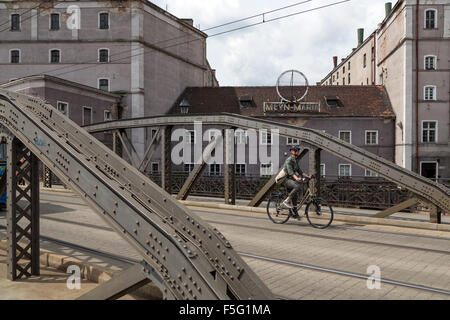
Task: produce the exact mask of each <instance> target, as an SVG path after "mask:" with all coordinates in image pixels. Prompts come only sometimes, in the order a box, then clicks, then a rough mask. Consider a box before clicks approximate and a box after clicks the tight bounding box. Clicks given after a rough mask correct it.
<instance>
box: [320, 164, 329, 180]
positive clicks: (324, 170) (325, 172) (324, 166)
mask: <svg viewBox="0 0 450 320" xmlns="http://www.w3.org/2000/svg"><path fill="white" fill-rule="evenodd" d="M322 167H323V174H322V173H321V169H322ZM319 174H321V177H325V176H326V174H327V166H326V165H325V163H321V164H320V170H319Z"/></svg>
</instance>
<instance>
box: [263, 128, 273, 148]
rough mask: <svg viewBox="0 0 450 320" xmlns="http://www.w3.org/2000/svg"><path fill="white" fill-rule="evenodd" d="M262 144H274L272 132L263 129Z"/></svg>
mask: <svg viewBox="0 0 450 320" xmlns="http://www.w3.org/2000/svg"><path fill="white" fill-rule="evenodd" d="M261 145H263V146H271V145H272V134H271V133H268V132H266V131H261Z"/></svg>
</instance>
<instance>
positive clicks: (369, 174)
mask: <svg viewBox="0 0 450 320" xmlns="http://www.w3.org/2000/svg"><path fill="white" fill-rule="evenodd" d="M364 175H365V176H366V177H378V174H376V173H375V172H372V171H370V170H367V169H366V170H365V173H364Z"/></svg>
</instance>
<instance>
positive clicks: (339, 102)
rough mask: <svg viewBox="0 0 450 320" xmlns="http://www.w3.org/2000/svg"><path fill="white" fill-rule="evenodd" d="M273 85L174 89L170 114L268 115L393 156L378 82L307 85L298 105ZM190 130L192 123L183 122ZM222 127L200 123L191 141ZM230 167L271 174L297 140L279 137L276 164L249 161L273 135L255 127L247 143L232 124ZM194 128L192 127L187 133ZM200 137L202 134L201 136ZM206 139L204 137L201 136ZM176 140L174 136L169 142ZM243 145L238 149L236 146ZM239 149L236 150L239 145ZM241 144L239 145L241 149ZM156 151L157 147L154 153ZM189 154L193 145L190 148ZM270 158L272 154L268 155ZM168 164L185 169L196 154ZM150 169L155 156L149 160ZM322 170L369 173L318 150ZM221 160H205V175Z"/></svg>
mask: <svg viewBox="0 0 450 320" xmlns="http://www.w3.org/2000/svg"><path fill="white" fill-rule="evenodd" d="M294 90H298V91H302V90H304V88H294ZM279 101H280V98H279V97H278V95H277V91H276V88H275V87H220V88H205V87H204V88H200V87H190V88H186V90H185V91H184V92H183V93H182V94H181V95H180V97H179V98H178V99H177V101H176V102H175V103H174V105H173V107H172V109H171V110H170V114H186V113H188V114H213V113H219V112H228V113H234V114H241V115H245V116H250V117H256V118H261V119H268V120H272V121H277V122H281V123H288V124H291V125H295V126H299V127H306V128H311V129H316V130H322V131H324V132H326V133H328V134H331V135H333V136H336V137H340V138H341V139H343V140H345V141H347V142H349V143H351V144H354V145H356V146H358V147H361V148H363V149H365V150H367V151H369V152H372V153H374V154H377V155H379V156H381V157H383V158H385V159H387V160H389V161H392V162H394V161H395V153H394V150H395V140H394V137H395V135H394V130H395V128H394V127H395V120H396V118H395V115H394V112H393V110H392V107H391V104H390V101H389V97H388V95H387V94H386V91H385V89H384V87H382V86H333V87H325V86H315V87H310V88H309V91H308V94H307V95H306V97H305V99H304V100H303V103H302V104H301V106H300V107H298V108H297V107H294V108H286V106H284V105H283V104H280V102H279ZM185 129H186V130H193V127H185ZM211 129H217V130H222V129H223V128H210V127H204V128H203V132H202V135H203V137H198V136H196V137H192V138H191V142H190V143H191V145H192V148H193V147H194V144H198V143H200V141H201V140H203V142H202V144H203V147H206V145H207V144H208V141H207V140H208V139H209V136H208V134H207V133H206V134H205V132H206V131H207V130H211ZM236 132H237V133H236V137H235V139H236V148H237V150H238V151H237V152H236V158H235V161H236V173H237V174H238V175H244V176H265V175H271V174H273V173H275V171H277V170H278V167H279V166H281V165H282V164H283V162H284V160H285V159H286V157H287V156H288V153H289V151H288V150H289V146H290V145H292V144H301V141H295V140H292V139H287V138H285V137H281V136H280V137H279V140H278V141H279V151H278V152H279V154H278V157H277V158H278V161H276V162H277V163H278V166H275V167H274V166H272V164H271V163H269V162H266V163H264V161H261V158H260V157H258V159H257V163H256V164H255V163H253V164H251V162H250V161H249V160H250V159H252V157H254V156H255V155H256V154H259V150H258V149H259V148H261V147H263V148H265V147H267V149H268V155H269V156H270V157H272V152H273V151H272V149H271V146H272V145H274V143H275V141H274V140H275V136H271V135H270V132H267V133H264V132H259V133H257V136H256V143H252V141H251V138H250V137H249V135H248V134H247V135H246V134H245V132H244V133H243V132H241V131H240V130H239V129H238V130H236ZM192 134H194V133H192ZM205 138H206V139H205ZM205 140H206V141H205ZM173 144H177V142H173ZM242 146H243V149H239V148H240V147H242ZM239 150H241V151H239ZM242 150H244V151H242ZM242 153H245V157H244V158H245V161H239V158H238V155H239V156H242ZM157 154H159V153H157ZM192 154H193V151H192ZM241 159H242V157H241ZM272 159H275V157H274V158H272ZM191 160H192V162H191V163H188V162H185V163H183V164H182V165H178V166H174V170H175V171H190V170H192V168H193V163H194V162H195V160H196V159H194V156H192V158H191ZM152 161H153V162H154V163H155V169H157V168H158V163H159V162H160V159H158V158H157V157H156V158H155V159H153V160H152ZM321 162H322V163H321V171H322V175H325V176H327V177H337V176H353V177H355V176H363V177H365V176H373V173H371V172H369V171H367V170H365V169H363V168H360V167H357V166H355V165H352V164H351V163H348V162H346V161H344V160H342V159H340V158H337V157H336V156H334V155H332V154H329V153H326V152H323V153H322V158H321ZM308 165H309V164H308V157H305V158H304V159H302V160H301V167H302V168H303V169H304V170H306V171H307V170H308V167H309V166H308ZM222 173H223V165H221V164H211V165H210V166H209V168H208V169H207V170H206V174H209V175H221V174H222Z"/></svg>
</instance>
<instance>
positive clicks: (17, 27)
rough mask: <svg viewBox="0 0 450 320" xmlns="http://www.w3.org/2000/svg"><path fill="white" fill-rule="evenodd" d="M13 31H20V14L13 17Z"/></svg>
mask: <svg viewBox="0 0 450 320" xmlns="http://www.w3.org/2000/svg"><path fill="white" fill-rule="evenodd" d="M11 31H20V14H17V13H15V14H12V15H11Z"/></svg>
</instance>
